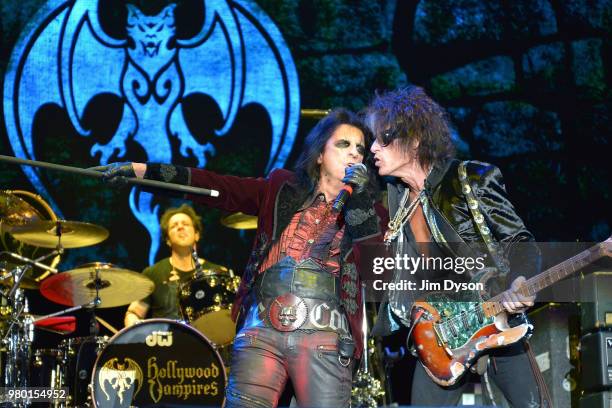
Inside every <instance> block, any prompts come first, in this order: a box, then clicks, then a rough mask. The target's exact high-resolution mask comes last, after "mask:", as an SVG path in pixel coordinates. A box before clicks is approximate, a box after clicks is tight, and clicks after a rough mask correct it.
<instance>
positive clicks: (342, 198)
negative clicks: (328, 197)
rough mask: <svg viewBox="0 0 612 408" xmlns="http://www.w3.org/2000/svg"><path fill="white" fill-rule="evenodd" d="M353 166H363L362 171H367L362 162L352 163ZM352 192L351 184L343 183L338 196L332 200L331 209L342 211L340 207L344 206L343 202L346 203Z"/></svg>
mask: <svg viewBox="0 0 612 408" xmlns="http://www.w3.org/2000/svg"><path fill="white" fill-rule="evenodd" d="M353 166H359V167H363V169H364V171H366V172H367V171H368V168H367V167H366V165H365V164H363V163H357V164H353ZM353 166H351V167H353ZM352 194H353V186H352V185H351V184H345V185H344V187H342V189H340V192H339V193H338V196H337V197H336V199H335V200H334V204H332V210H333V211H335V212H340V211H342V207H344V204H346V202H347V201H348V199H349V197H350V196H351V195H352Z"/></svg>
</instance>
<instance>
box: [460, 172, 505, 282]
mask: <svg viewBox="0 0 612 408" xmlns="http://www.w3.org/2000/svg"><path fill="white" fill-rule="evenodd" d="M467 163H469V162H468V161H462V162H461V163H459V168H458V173H459V182H460V183H461V191H462V192H463V195H464V196H465V199H466V201H467V205H468V208H469V210H470V213H471V214H472V219H473V220H474V223H475V224H476V229H477V230H478V232H479V233H480V236H481V237H482V240H483V242H484V243H485V245H486V247H487V252H488V253H489V255H491V258H492V259H493V262H494V264H495V266H496V267H497V271H498V273H500V274H501V275H503V276H507V275H508V272H510V266H509V265H508V261H507V260H506V258H505V257H504V256H503V251H502V250H501V248H500V245H499V243H498V242H497V241H496V240H495V239H494V238H493V236H492V233H491V229H490V228H489V227H488V226H487V223H486V220H485V217H484V215H483V214H482V211H480V208H479V207H480V202H479V201H478V199H477V198H476V194H474V191H473V189H472V187H471V186H470V184H469V182H468V175H467V170H466V167H467Z"/></svg>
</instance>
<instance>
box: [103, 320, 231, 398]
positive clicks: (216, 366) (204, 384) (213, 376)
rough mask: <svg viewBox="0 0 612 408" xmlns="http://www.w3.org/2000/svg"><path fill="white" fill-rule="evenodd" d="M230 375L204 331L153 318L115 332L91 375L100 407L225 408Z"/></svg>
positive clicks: (172, 321) (173, 321) (179, 323)
mask: <svg viewBox="0 0 612 408" xmlns="http://www.w3.org/2000/svg"><path fill="white" fill-rule="evenodd" d="M226 383H227V377H226V374H225V366H224V365H223V361H222V360H221V358H220V357H219V354H218V353H217V351H216V350H215V348H214V347H213V345H212V344H211V342H210V341H209V340H208V339H207V338H206V337H204V336H203V335H202V334H201V333H200V332H198V331H197V330H195V329H193V328H192V327H190V326H188V325H186V324H183V323H181V322H177V321H175V320H168V319H150V320H146V321H144V322H142V323H139V324H136V325H134V326H131V327H127V328H125V329H123V330H121V331H120V332H119V333H117V334H116V335H115V336H113V337H112V338H111V339H110V341H109V343H108V345H107V346H106V347H105V348H104V350H102V353H100V355H99V356H98V358H97V360H96V364H95V367H94V371H93V377H92V390H91V392H92V399H93V401H94V406H95V407H97V408H120V407H121V408H123V407H125V408H128V407H133V406H136V407H139V408H144V407H173V408H174V407H177V408H178V407H195V406H198V407H209V406H210V407H220V406H222V405H223V404H224V402H225V386H226Z"/></svg>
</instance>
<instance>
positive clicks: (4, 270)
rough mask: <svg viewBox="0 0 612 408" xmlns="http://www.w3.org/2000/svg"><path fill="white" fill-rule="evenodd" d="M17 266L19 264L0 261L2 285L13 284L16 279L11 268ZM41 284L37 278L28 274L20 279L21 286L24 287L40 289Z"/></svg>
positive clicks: (8, 285) (10, 285)
mask: <svg viewBox="0 0 612 408" xmlns="http://www.w3.org/2000/svg"><path fill="white" fill-rule="evenodd" d="M16 266H17V265H15V264H13V263H9V262H0V285H2V286H5V287H9V288H10V287H12V286H13V283H14V282H15V281H14V280H13V276H12V275H11V270H12V269H13V268H14V267H16ZM39 286H40V284H39V283H38V282H37V281H36V280H34V279H32V278H30V277H28V276H24V277H23V278H21V280H20V281H19V287H20V288H22V289H38V288H39Z"/></svg>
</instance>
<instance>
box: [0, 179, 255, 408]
mask: <svg viewBox="0 0 612 408" xmlns="http://www.w3.org/2000/svg"><path fill="white" fill-rule="evenodd" d="M21 193H23V194H17V192H16V191H0V233H1V234H0V235H2V236H3V239H4V235H6V234H8V235H10V236H11V237H12V238H13V239H14V240H16V241H18V242H20V243H24V244H27V245H30V246H33V247H36V248H46V251H47V253H45V254H44V255H42V256H39V257H37V258H34V259H32V258H29V257H27V256H24V255H23V254H19V253H17V252H16V251H15V252H12V251H3V252H0V256H1V257H2V258H1V259H5V258H8V259H10V261H1V262H0V340H1V343H0V387H2V388H4V389H5V390H10V389H14V390H22V389H24V388H26V387H37V388H40V387H44V388H45V389H57V390H65V392H66V393H67V394H66V397H65V398H63V399H62V398H60V399H57V400H54V401H52V402H46V403H44V404H42V403H39V402H31V401H24V400H21V401H18V402H17V403H14V404H12V405H10V406H18V407H28V406H46V407H99V408H106V407H113V408H115V407H133V406H139V407H145V406H173V407H180V406H221V405H222V404H223V402H224V390H225V386H226V381H227V368H226V366H227V365H228V361H227V359H228V355H229V353H228V350H229V345H231V343H232V342H233V338H234V336H235V325H234V323H233V322H232V320H231V317H230V308H231V303H232V302H233V298H234V296H235V293H236V291H237V289H238V285H239V282H240V278H238V277H236V276H234V275H233V274H232V273H231V271H229V270H227V269H226V268H221V269H222V270H204V271H199V273H198V274H194V276H193V277H192V279H191V280H190V281H188V282H186V283H185V284H182V285H180V286H179V288H178V290H179V292H178V298H179V303H180V305H179V306H180V310H181V313H182V314H183V318H184V320H185V321H176V320H168V319H149V320H144V321H143V322H141V323H139V324H136V325H134V326H131V327H128V328H125V329H123V330H121V331H117V330H115V329H114V328H113V327H112V326H110V325H109V324H108V323H107V322H105V321H104V320H103V319H101V318H100V317H97V316H96V310H98V309H102V308H112V307H118V306H127V305H128V304H130V303H131V302H133V301H136V300H140V299H144V298H146V297H147V296H148V295H149V294H151V293H152V292H153V290H154V289H155V288H154V286H155V285H154V283H153V282H152V281H151V280H149V279H148V278H146V277H145V276H143V275H142V274H140V273H137V272H133V271H130V270H128V269H124V268H120V267H118V266H116V265H113V264H110V263H102V262H93V263H89V264H85V265H81V266H79V267H77V268H75V269H71V270H67V271H62V272H60V271H58V270H57V269H56V268H55V265H56V264H57V262H58V261H59V258H58V257H59V256H61V255H62V254H63V253H64V250H65V249H70V248H80V247H85V246H90V245H95V244H98V243H100V242H102V241H104V240H105V239H106V238H108V236H109V232H108V231H107V230H106V229H105V228H104V227H101V226H98V225H95V224H91V223H86V222H78V221H64V220H58V219H57V218H56V217H55V214H53V213H52V210H51V209H50V208H49V207H48V205H47V204H46V203H44V200H42V198H40V197H39V196H34V195H33V194H31V193H27V192H21ZM19 195H25V196H26V197H24V198H34V200H35V201H36V202H37V206H34V205H33V204H31V203H30V202H28V201H26V199H24V198H21V197H19ZM30 201H32V200H30ZM41 206H42V208H43V209H44V210H45V211H46V212H47V213H49V214H48V217H49V218H51V219H50V220H47V219H45V218H46V217H45V216H43V215H42V214H43V212H44V211H40V210H39V209H37V208H36V207H41ZM245 222H246V223H247V225H246V226H245V224H244V223H245ZM222 224H223V225H226V226H228V227H232V228H240V229H245V228H253V226H256V225H257V220H256V219H255V220H253V219H251V218H249V217H248V216H244V215H237V216H234V217H233V218H230V217H227V218H226V219H223V220H222ZM5 246H6V245H5ZM52 259H53V260H54V261H53V262H52V263H51V264H50V265H47V264H46V263H45V262H47V261H49V260H52ZM34 267H37V268H39V269H43V270H44V271H45V272H44V273H42V274H41V275H40V276H38V277H36V278H32V277H31V276H33V274H32V271H33V270H34ZM25 289H30V290H38V291H39V292H40V294H41V295H42V296H43V297H45V298H46V299H48V300H50V301H52V302H54V303H57V304H59V305H63V306H66V307H67V308H66V309H64V310H61V311H59V312H55V313H52V314H48V315H45V316H36V315H33V314H31V313H30V312H29V306H28V300H27V297H26V296H25V293H26V292H25ZM78 310H87V311H89V312H90V315H91V316H92V318H91V324H90V334H91V335H90V336H88V337H72V338H64V339H63V340H62V341H61V342H60V343H59V345H58V346H57V347H56V348H44V349H34V347H33V342H34V338H35V337H36V336H37V333H38V331H39V330H45V331H48V332H52V333H57V334H61V335H64V336H66V337H67V335H69V334H71V333H73V332H74V331H75V330H76V325H77V319H76V318H75V317H74V316H70V315H68V314H70V313H73V312H76V311H78ZM97 322H99V323H101V324H102V325H104V326H105V327H107V328H109V329H110V330H111V331H112V332H114V333H115V334H114V335H113V336H112V337H110V338H109V337H107V336H99V335H98V334H99V333H98V331H97V327H98V325H97ZM220 353H221V354H220ZM221 355H224V357H225V358H222V357H221ZM224 360H225V361H224ZM60 395H61V394H60ZM164 404H168V405H164ZM0 406H3V405H2V404H1V403H0Z"/></svg>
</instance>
